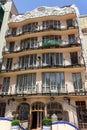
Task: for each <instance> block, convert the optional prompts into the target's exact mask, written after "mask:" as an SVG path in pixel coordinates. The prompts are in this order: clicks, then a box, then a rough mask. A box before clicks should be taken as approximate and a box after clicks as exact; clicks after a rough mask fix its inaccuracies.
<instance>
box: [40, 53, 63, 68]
mask: <svg viewBox="0 0 87 130" xmlns="http://www.w3.org/2000/svg"><path fill="white" fill-rule="evenodd" d="M42 63H43V65H52V66H53V65H63V54H62V53H51V54H49V53H47V54H43V55H42Z"/></svg>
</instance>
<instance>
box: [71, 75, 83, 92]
mask: <svg viewBox="0 0 87 130" xmlns="http://www.w3.org/2000/svg"><path fill="white" fill-rule="evenodd" d="M72 77H73V85H74V89H75V91H79V90H81V89H82V79H81V73H73V74H72Z"/></svg>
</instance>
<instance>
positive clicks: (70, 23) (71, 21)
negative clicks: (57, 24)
mask: <svg viewBox="0 0 87 130" xmlns="http://www.w3.org/2000/svg"><path fill="white" fill-rule="evenodd" d="M67 27H73V20H72V19H68V20H67Z"/></svg>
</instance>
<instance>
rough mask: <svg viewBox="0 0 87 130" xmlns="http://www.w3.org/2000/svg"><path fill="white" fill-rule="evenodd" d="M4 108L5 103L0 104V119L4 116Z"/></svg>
mask: <svg viewBox="0 0 87 130" xmlns="http://www.w3.org/2000/svg"><path fill="white" fill-rule="evenodd" d="M5 108H6V103H5V102H2V103H0V117H4V116H5Z"/></svg>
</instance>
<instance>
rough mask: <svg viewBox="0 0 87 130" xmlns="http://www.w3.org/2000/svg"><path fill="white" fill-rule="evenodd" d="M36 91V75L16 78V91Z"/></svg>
mask: <svg viewBox="0 0 87 130" xmlns="http://www.w3.org/2000/svg"><path fill="white" fill-rule="evenodd" d="M35 89H36V74H35V73H33V74H24V75H18V76H17V83H16V91H17V92H18V93H20V92H33V90H34V91H35Z"/></svg>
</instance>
